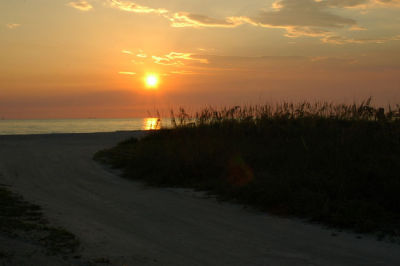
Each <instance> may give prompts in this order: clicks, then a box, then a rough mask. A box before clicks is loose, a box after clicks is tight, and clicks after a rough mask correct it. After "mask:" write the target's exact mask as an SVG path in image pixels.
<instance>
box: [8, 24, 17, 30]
mask: <svg viewBox="0 0 400 266" xmlns="http://www.w3.org/2000/svg"><path fill="white" fill-rule="evenodd" d="M20 26H21V24H17V23H9V24H6V27H7V28H8V29H10V30H13V29H15V28H18V27H20Z"/></svg>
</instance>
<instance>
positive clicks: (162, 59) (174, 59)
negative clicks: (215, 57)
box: [152, 52, 208, 66]
mask: <svg viewBox="0 0 400 266" xmlns="http://www.w3.org/2000/svg"><path fill="white" fill-rule="evenodd" d="M152 58H153V59H154V63H156V64H159V65H168V66H172V65H185V63H184V62H183V61H195V62H199V63H202V64H208V60H207V59H205V58H199V57H197V56H196V55H194V54H192V53H178V52H170V53H169V54H167V55H165V56H152Z"/></svg>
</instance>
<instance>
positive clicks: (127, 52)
mask: <svg viewBox="0 0 400 266" xmlns="http://www.w3.org/2000/svg"><path fill="white" fill-rule="evenodd" d="M121 53H123V54H130V55H132V54H133V53H132V52H131V51H129V50H122V51H121Z"/></svg>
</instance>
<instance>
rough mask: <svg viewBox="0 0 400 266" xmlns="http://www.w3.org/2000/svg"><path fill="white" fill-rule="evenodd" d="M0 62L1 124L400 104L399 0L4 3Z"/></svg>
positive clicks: (0, 5)
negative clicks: (228, 108) (279, 106)
mask: <svg viewBox="0 0 400 266" xmlns="http://www.w3.org/2000/svg"><path fill="white" fill-rule="evenodd" d="M0 62H1V63H0V118H1V117H3V118H86V117H142V116H146V115H148V113H149V112H150V113H152V112H154V110H156V109H158V110H161V111H163V110H168V109H169V108H173V107H178V106H184V107H187V108H189V109H190V108H192V109H193V110H194V109H196V108H199V107H201V106H206V105H213V106H220V105H237V104H249V103H255V104H262V103H265V102H277V101H283V100H289V101H302V100H309V101H314V100H328V101H334V102H352V101H359V100H362V99H365V98H367V97H369V96H372V97H373V100H374V102H375V103H376V104H382V105H388V104H396V103H400V0H248V1H243V0H202V1H199V0H169V1H165V0H136V1H125V0H86V1H83V0H77V1H72V0H69V1H68V0H2V1H0ZM149 74H153V75H156V76H158V78H159V84H158V86H157V88H149V86H146V82H145V80H146V75H149Z"/></svg>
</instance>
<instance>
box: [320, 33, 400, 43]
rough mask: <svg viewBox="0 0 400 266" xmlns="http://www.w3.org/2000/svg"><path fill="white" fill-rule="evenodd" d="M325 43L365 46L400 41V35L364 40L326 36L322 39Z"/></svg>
mask: <svg viewBox="0 0 400 266" xmlns="http://www.w3.org/2000/svg"><path fill="white" fill-rule="evenodd" d="M321 40H322V41H323V42H325V43H331V44H348V43H353V44H365V43H378V44H379V43H386V42H389V41H400V35H396V36H392V37H386V38H370V39H368V38H364V39H354V38H347V37H343V36H326V37H324V38H322V39H321Z"/></svg>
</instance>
